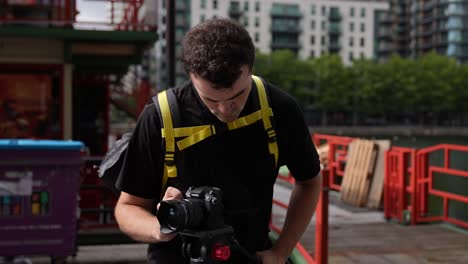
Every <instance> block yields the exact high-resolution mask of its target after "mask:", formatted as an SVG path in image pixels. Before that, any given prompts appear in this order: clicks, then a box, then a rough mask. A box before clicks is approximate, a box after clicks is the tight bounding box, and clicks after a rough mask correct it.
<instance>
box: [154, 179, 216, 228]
mask: <svg viewBox="0 0 468 264" xmlns="http://www.w3.org/2000/svg"><path fill="white" fill-rule="evenodd" d="M157 217H158V220H159V223H160V224H161V232H162V233H164V234H169V233H174V232H181V231H189V232H190V231H195V230H196V231H200V230H214V229H217V228H221V227H223V226H224V218H223V204H222V192H221V190H220V189H219V188H216V187H207V186H201V187H190V188H189V189H188V190H187V192H186V193H185V197H184V199H182V200H179V201H177V200H167V201H162V202H161V204H160V205H159V210H158V212H157Z"/></svg>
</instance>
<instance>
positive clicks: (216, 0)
mask: <svg viewBox="0 0 468 264" xmlns="http://www.w3.org/2000/svg"><path fill="white" fill-rule="evenodd" d="M388 8H389V5H388V3H387V1H377V0H374V1H370V0H361V1H358V0H308V1H299V0H231V1H221V0H178V1H176V15H175V38H176V55H177V54H178V52H179V51H180V41H181V40H182V38H183V36H184V34H185V32H186V31H187V30H188V29H189V28H190V27H192V26H194V25H196V24H198V23H200V22H203V21H205V20H207V19H211V18H215V17H229V18H232V19H235V20H237V21H238V22H239V23H241V24H242V25H244V27H245V28H246V29H247V31H248V32H249V33H250V35H251V36H252V39H253V41H254V44H255V46H256V47H257V49H258V50H259V51H260V52H263V53H270V52H272V51H275V50H280V49H288V50H291V51H292V52H294V53H296V54H297V55H298V57H299V58H302V59H307V58H314V57H319V56H321V55H322V54H332V53H333V54H339V55H340V56H341V58H342V60H343V62H344V63H345V64H349V63H351V62H352V61H353V60H354V59H357V58H360V57H364V58H375V56H376V55H378V52H377V51H378V46H379V39H378V38H377V28H376V25H378V23H376V17H377V15H378V14H379V13H381V12H383V11H388ZM158 9H159V11H158V25H159V27H158V28H159V34H160V35H159V39H160V41H159V42H158V43H157V46H156V48H155V50H156V52H155V53H156V63H157V66H156V69H157V74H156V76H157V77H156V78H157V80H158V83H159V84H158V88H159V89H165V88H166V87H167V61H166V50H167V49H166V43H165V41H164V40H165V34H166V19H167V18H166V13H167V10H166V7H165V1H159V3H158ZM175 68H176V84H179V83H181V82H182V81H184V80H185V79H186V76H185V74H184V71H183V67H182V65H181V64H180V62H179V61H177V62H176V66H175Z"/></svg>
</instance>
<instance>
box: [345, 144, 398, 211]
mask: <svg viewBox="0 0 468 264" xmlns="http://www.w3.org/2000/svg"><path fill="white" fill-rule="evenodd" d="M380 145H382V146H383V147H382V148H379V146H380ZM387 146H388V147H389V146H390V143H389V141H388V140H386V141H383V142H381V143H377V144H376V143H375V142H374V141H372V140H363V139H356V140H354V141H353V142H351V144H350V146H349V150H348V157H347V161H346V166H345V171H344V176H343V181H342V183H341V200H342V201H343V202H345V203H347V204H351V205H354V206H360V207H361V206H366V205H368V206H370V207H372V208H378V207H380V204H381V200H382V192H383V176H384V170H383V162H384V160H383V155H384V150H385V149H388V147H387ZM379 150H380V151H379ZM378 156H379V158H377V157H378ZM376 164H378V165H376ZM377 166H378V168H377V169H376V167H377ZM374 176H375V177H374Z"/></svg>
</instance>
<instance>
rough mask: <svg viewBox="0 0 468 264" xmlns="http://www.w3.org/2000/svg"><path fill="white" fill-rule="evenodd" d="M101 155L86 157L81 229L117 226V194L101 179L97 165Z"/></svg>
mask: <svg viewBox="0 0 468 264" xmlns="http://www.w3.org/2000/svg"><path fill="white" fill-rule="evenodd" d="M101 159H102V158H101V157H85V158H84V161H85V164H84V166H83V168H82V170H81V182H80V192H79V194H80V204H79V206H80V212H81V214H80V218H79V229H80V230H92V229H97V228H100V229H101V228H116V227H117V223H116V221H115V219H114V213H113V212H114V207H115V204H116V202H117V196H116V195H115V194H114V193H112V191H111V190H110V189H109V188H107V187H106V186H104V184H103V183H102V181H101V179H99V176H98V172H97V166H98V165H99V164H100V163H101Z"/></svg>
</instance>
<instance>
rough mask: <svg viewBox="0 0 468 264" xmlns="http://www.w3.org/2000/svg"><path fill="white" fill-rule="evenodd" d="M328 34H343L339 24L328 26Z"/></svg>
mask: <svg viewBox="0 0 468 264" xmlns="http://www.w3.org/2000/svg"><path fill="white" fill-rule="evenodd" d="M328 33H329V34H330V35H339V34H341V26H340V25H339V24H337V23H333V24H330V25H329V26H328Z"/></svg>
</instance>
